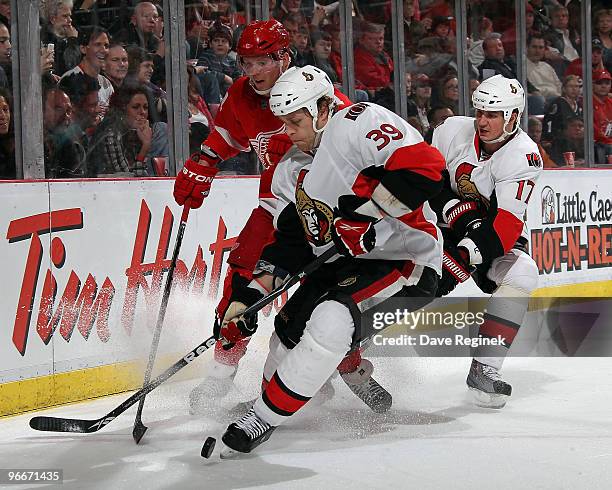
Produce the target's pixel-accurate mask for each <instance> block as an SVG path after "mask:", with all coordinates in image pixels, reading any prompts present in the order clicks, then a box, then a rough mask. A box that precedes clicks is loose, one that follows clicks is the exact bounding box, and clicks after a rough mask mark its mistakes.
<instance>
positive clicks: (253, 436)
mask: <svg viewBox="0 0 612 490" xmlns="http://www.w3.org/2000/svg"><path fill="white" fill-rule="evenodd" d="M274 429H276V427H274V426H272V425H270V424H268V423H267V422H265V421H263V420H262V419H260V418H259V417H258V416H257V414H256V413H255V410H254V409H252V408H251V410H249V411H248V412H247V413H246V415H244V416H242V417H241V418H240V419H238V420H237V421H236V422H233V423H231V424H230V425H229V426H228V428H227V430H226V431H225V434H223V437H222V438H221V440H222V441H223V444H225V446H226V447H224V448H222V450H221V458H223V459H226V458H230V457H232V456H233V455H235V453H236V452H239V453H250V452H251V451H252V450H253V449H255V448H256V447H257V446H259V445H260V444H262V443H263V442H266V441H267V440H268V439H269V438H270V436H271V435H272V432H273V431H274Z"/></svg>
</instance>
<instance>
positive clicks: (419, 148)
mask: <svg viewBox="0 0 612 490" xmlns="http://www.w3.org/2000/svg"><path fill="white" fill-rule="evenodd" d="M445 166H446V162H445V161H444V157H443V156H442V154H441V153H440V152H439V151H438V150H437V149H436V148H434V147H433V146H429V145H428V144H427V143H425V142H424V141H422V142H421V143H417V144H416V145H410V146H402V147H401V148H398V149H397V150H395V151H394V152H393V155H391V156H390V157H389V159H388V160H387V161H386V162H385V169H386V170H410V171H411V172H415V173H417V174H420V175H423V176H424V177H427V178H428V179H431V180H434V181H436V182H438V181H439V180H441V179H442V171H443V170H444V168H445Z"/></svg>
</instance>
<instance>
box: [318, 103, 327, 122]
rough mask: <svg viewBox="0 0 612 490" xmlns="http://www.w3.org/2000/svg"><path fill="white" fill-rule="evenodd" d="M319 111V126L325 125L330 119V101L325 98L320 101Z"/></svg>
mask: <svg viewBox="0 0 612 490" xmlns="http://www.w3.org/2000/svg"><path fill="white" fill-rule="evenodd" d="M319 104H320V106H319V113H318V114H317V116H318V117H317V121H318V126H319V127H323V126H325V124H326V123H327V120H328V119H329V101H328V100H325V101H323V102H322V103H321V102H320V103H319Z"/></svg>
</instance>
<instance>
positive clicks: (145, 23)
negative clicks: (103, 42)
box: [113, 2, 159, 53]
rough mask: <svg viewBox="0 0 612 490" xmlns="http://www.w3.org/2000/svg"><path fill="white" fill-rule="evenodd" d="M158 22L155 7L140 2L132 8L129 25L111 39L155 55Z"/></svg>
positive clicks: (157, 45)
mask: <svg viewBox="0 0 612 490" xmlns="http://www.w3.org/2000/svg"><path fill="white" fill-rule="evenodd" d="M158 20H159V14H158V12H157V7H156V6H155V5H154V4H153V3H151V2H140V3H139V4H137V5H136V7H135V8H134V12H133V13H132V17H131V18H130V23H129V25H128V26H127V27H126V28H125V29H123V30H121V31H120V32H118V33H117V34H116V35H114V36H113V38H114V40H115V41H117V42H121V43H122V44H123V45H126V46H129V45H136V46H140V47H141V48H143V49H145V50H146V51H147V52H149V53H155V52H156V51H157V49H158V47H159V39H158V38H157V37H156V36H155V30H156V28H157V21H158Z"/></svg>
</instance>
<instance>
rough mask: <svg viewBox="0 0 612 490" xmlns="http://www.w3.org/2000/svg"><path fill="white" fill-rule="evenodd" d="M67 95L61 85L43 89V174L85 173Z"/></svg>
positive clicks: (81, 149) (56, 175)
mask: <svg viewBox="0 0 612 490" xmlns="http://www.w3.org/2000/svg"><path fill="white" fill-rule="evenodd" d="M72 112H73V110H72V103H71V102H70V97H69V96H68V95H67V94H66V93H65V92H64V91H63V90H62V89H60V88H58V87H53V88H50V89H48V90H46V91H45V92H43V128H44V131H43V143H44V157H45V177H47V178H48V179H56V178H73V177H84V176H85V148H84V147H83V145H82V143H81V141H80V138H79V135H80V134H81V132H80V129H79V127H78V126H77V125H76V124H73V122H72Z"/></svg>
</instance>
